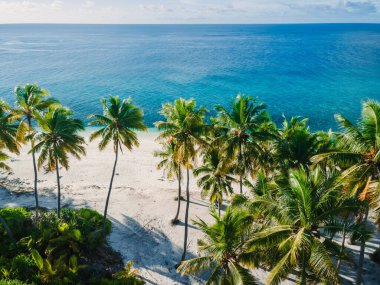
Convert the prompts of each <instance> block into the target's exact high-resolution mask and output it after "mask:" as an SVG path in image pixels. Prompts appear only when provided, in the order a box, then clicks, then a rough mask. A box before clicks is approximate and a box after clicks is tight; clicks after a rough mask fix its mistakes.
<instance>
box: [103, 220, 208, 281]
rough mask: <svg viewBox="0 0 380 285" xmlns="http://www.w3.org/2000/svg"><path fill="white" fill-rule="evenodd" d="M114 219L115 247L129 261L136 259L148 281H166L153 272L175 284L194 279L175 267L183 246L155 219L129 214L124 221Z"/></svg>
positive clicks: (112, 235)
mask: <svg viewBox="0 0 380 285" xmlns="http://www.w3.org/2000/svg"><path fill="white" fill-rule="evenodd" d="M110 220H111V221H112V223H113V230H112V234H111V236H110V242H111V244H112V246H113V248H115V249H116V250H118V251H120V252H121V254H122V255H123V257H124V258H125V259H126V260H125V261H128V260H131V261H133V262H134V264H135V267H136V268H138V269H139V270H140V272H142V273H144V276H145V278H144V280H145V282H147V284H162V281H161V283H160V282H159V280H156V279H155V278H154V276H153V275H152V274H151V272H154V273H157V274H159V275H161V276H163V277H165V278H167V279H169V280H170V282H173V283H175V284H187V283H188V282H189V281H190V278H189V277H181V276H180V274H179V273H177V272H176V270H175V265H176V264H177V263H178V261H179V259H180V257H181V254H182V248H181V247H179V246H176V245H174V244H173V243H172V242H171V241H170V239H169V238H168V236H167V235H166V234H165V233H163V232H162V231H160V230H158V229H157V228H155V227H154V220H151V221H148V222H146V223H145V224H140V223H139V222H138V221H136V220H135V219H133V218H130V217H127V216H125V215H123V220H122V221H121V222H120V221H118V220H116V219H113V218H110ZM193 257H195V255H194V254H192V253H188V255H187V258H193ZM149 276H150V277H149ZM201 283H204V282H201Z"/></svg>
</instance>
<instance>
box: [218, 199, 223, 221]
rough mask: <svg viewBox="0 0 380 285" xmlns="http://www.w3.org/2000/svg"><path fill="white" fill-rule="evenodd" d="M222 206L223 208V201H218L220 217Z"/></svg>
mask: <svg viewBox="0 0 380 285" xmlns="http://www.w3.org/2000/svg"><path fill="white" fill-rule="evenodd" d="M220 208H222V201H219V202H218V214H219V218H220Z"/></svg>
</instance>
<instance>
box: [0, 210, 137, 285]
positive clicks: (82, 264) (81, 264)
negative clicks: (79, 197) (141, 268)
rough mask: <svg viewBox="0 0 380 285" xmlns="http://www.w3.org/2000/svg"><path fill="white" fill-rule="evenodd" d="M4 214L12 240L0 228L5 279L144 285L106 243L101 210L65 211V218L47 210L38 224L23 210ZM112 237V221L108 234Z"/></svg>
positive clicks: (1, 212) (0, 262) (0, 268)
mask: <svg viewBox="0 0 380 285" xmlns="http://www.w3.org/2000/svg"><path fill="white" fill-rule="evenodd" d="M0 215H1V216H2V217H3V219H4V221H5V223H6V225H7V227H8V228H9V229H8V230H9V231H10V232H11V233H12V236H13V240H12V239H10V238H9V236H8V235H9V234H8V232H7V231H6V230H5V228H4V226H1V227H0V242H1V255H0V277H1V278H8V279H17V280H20V281H24V282H34V283H36V284H88V280H90V279H91V278H93V279H94V280H98V281H96V282H98V283H96V282H95V283H94V282H92V284H108V283H107V282H111V283H109V284H112V282H116V283H115V284H141V283H139V282H141V280H140V279H138V278H137V277H135V275H136V274H135V273H136V272H135V271H134V270H133V267H132V264H131V263H129V264H128V266H127V267H126V269H124V270H123V262H122V259H121V256H120V254H118V253H117V252H114V251H113V250H112V249H111V248H110V246H109V245H108V243H107V241H106V235H104V232H103V230H102V223H103V216H102V215H100V214H99V213H97V212H96V211H93V210H89V209H79V210H70V209H64V210H63V211H62V218H58V216H57V214H56V213H55V212H46V211H45V212H41V213H40V218H39V222H38V223H37V224H34V223H33V220H32V213H31V212H30V211H28V210H25V209H22V208H17V209H9V208H6V209H0ZM110 232H111V222H110V221H109V220H107V223H106V234H107V235H108V234H109V233H110ZM123 273H124V275H123ZM99 280H100V281H99ZM117 282H118V283H117ZM123 282H124V283H123Z"/></svg>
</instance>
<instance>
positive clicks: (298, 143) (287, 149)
mask: <svg viewBox="0 0 380 285" xmlns="http://www.w3.org/2000/svg"><path fill="white" fill-rule="evenodd" d="M307 121H308V120H307V119H302V120H301V119H300V117H292V118H291V119H290V121H288V120H287V119H286V118H285V117H284V122H283V128H282V129H280V130H279V131H278V133H279V135H278V137H277V139H276V140H275V143H274V145H275V153H274V159H275V161H276V162H277V164H278V168H279V169H280V170H281V171H283V172H287V171H288V170H289V169H290V168H297V167H300V166H303V167H304V168H305V169H307V167H309V166H310V165H311V164H312V162H311V158H312V157H313V156H314V155H316V154H319V153H324V152H326V151H328V150H329V149H331V146H332V139H331V134H330V133H328V134H326V133H324V132H318V133H312V132H310V128H309V127H308V125H307Z"/></svg>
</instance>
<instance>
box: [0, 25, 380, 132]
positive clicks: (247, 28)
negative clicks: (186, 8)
mask: <svg viewBox="0 0 380 285" xmlns="http://www.w3.org/2000/svg"><path fill="white" fill-rule="evenodd" d="M27 82H29V83H38V84H40V86H42V87H44V88H46V89H48V90H49V91H50V92H51V94H52V95H53V96H54V97H56V98H58V99H60V100H61V101H62V102H63V103H64V104H66V105H68V106H69V107H71V108H72V109H73V110H74V112H75V114H76V115H77V116H78V117H80V118H82V119H86V117H87V115H88V114H91V113H99V112H101V111H102V109H101V105H100V98H102V97H106V96H109V95H111V94H112V95H119V96H120V97H123V98H124V97H125V98H127V97H131V98H132V99H133V101H134V102H135V103H136V104H137V105H139V106H140V107H141V108H142V109H143V110H144V114H145V121H146V123H147V124H148V125H149V126H150V127H151V126H152V124H153V122H155V121H156V120H160V119H161V117H160V115H159V114H158V111H159V110H160V108H161V104H162V103H164V102H170V101H173V100H175V99H176V98H178V97H184V98H191V97H193V98H195V99H196V100H197V102H198V104H199V105H203V106H206V107H207V108H209V109H210V110H212V109H213V106H214V105H215V104H223V105H226V106H228V104H229V103H230V102H231V100H232V98H233V97H235V96H236V94H237V93H239V92H240V93H243V94H247V95H251V96H252V97H254V98H256V97H257V98H258V99H259V101H262V102H264V103H266V104H267V106H268V109H269V111H270V113H271V115H272V118H273V120H274V121H275V122H276V123H277V124H278V125H280V124H281V122H282V115H286V116H287V117H290V116H302V117H308V118H309V119H310V126H311V128H312V129H313V130H327V129H330V128H332V129H336V128H337V124H336V122H335V120H334V114H336V113H341V114H343V115H345V116H346V117H348V118H350V119H351V120H356V119H358V118H359V116H360V103H361V101H363V100H365V99H367V98H373V99H376V100H380V25H379V24H315V25H310V24H308V25H301V24H299V25H0V97H2V98H5V99H6V100H7V101H8V102H11V103H12V102H13V101H14V98H13V94H12V92H13V88H14V86H15V85H22V84H25V83H27ZM211 115H213V112H211Z"/></svg>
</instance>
